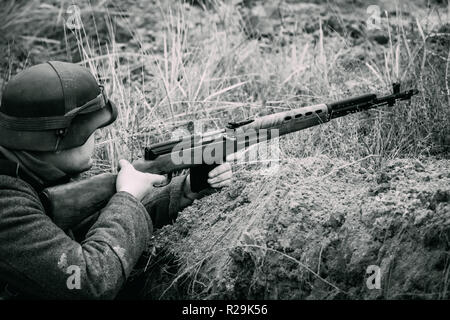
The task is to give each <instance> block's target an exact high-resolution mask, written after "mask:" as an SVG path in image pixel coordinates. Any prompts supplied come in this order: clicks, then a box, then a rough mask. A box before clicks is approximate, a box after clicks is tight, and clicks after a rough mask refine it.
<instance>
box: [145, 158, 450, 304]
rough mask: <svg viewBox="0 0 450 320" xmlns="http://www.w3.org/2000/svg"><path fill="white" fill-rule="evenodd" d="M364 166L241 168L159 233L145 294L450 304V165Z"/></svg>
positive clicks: (322, 161)
mask: <svg viewBox="0 0 450 320" xmlns="http://www.w3.org/2000/svg"><path fill="white" fill-rule="evenodd" d="M367 161H370V158H369V159H367V160H364V161H361V162H356V163H347V162H344V161H336V160H330V159H328V158H325V157H320V158H306V159H297V160H296V161H285V163H283V165H282V166H281V167H280V170H279V171H278V172H275V173H273V172H272V175H266V176H264V175H259V174H258V173H259V172H260V171H258V170H252V171H243V170H241V171H240V172H238V173H237V179H236V183H235V184H234V185H233V186H232V187H230V188H227V189H225V190H222V191H221V192H219V193H217V194H214V195H211V196H209V197H207V198H204V199H202V200H200V201H196V202H195V203H194V204H193V205H192V206H191V207H189V208H187V209H186V210H185V211H183V212H182V213H181V214H180V216H179V218H178V220H177V222H176V223H175V224H174V225H173V226H168V227H165V228H164V229H162V230H160V231H159V232H158V233H157V234H156V236H155V238H154V241H153V244H152V246H151V250H150V252H151V253H150V257H149V260H148V263H147V265H146V268H145V270H146V271H145V276H146V279H147V286H146V290H145V295H144V296H145V298H152V299H156V298H162V299H172V298H179V299H180V298H181V299H192V298H195V299H197V298H206V299H237V298H239V299H262V298H264V299H336V298H337V299H341V298H351V299H374V298H383V299H397V298H449V293H448V289H449V282H448V274H449V263H448V261H449V248H450V183H449V182H450V170H449V169H450V162H449V161H448V160H424V162H420V161H418V160H395V161H390V162H388V163H386V164H384V165H382V166H381V169H379V170H376V171H374V170H373V169H371V167H372V165H371V164H370V163H369V162H367ZM371 265H374V266H376V267H375V268H379V269H378V270H379V271H380V275H381V286H380V289H376V288H375V289H373V290H370V289H369V288H368V286H367V283H368V282H370V279H369V278H370V274H367V273H366V271H367V268H368V267H369V266H371ZM372 288H373V287H372Z"/></svg>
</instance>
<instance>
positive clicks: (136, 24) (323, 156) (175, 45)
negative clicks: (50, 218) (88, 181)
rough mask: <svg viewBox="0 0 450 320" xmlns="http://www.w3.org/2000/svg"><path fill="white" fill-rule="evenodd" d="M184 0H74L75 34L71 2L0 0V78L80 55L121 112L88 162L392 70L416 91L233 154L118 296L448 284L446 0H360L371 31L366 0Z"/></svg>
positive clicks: (368, 87) (412, 288)
mask: <svg viewBox="0 0 450 320" xmlns="http://www.w3.org/2000/svg"><path fill="white" fill-rule="evenodd" d="M181 2H182V1H176V0H171V1H167V2H164V3H161V2H157V1H139V2H138V1H132V0H129V1H123V2H120V5H118V4H113V3H112V2H109V1H91V2H90V4H89V5H88V4H86V3H84V2H83V1H80V2H79V5H80V6H81V7H82V8H81V9H82V10H81V12H82V19H83V22H84V29H83V30H81V31H79V32H76V31H73V30H72V32H70V30H69V31H68V30H67V28H65V27H64V28H63V27H62V26H64V10H65V6H66V5H67V4H65V3H63V4H61V3H59V2H57V1H52V0H48V1H35V2H33V3H31V2H21V1H13V0H8V1H6V5H5V6H7V7H5V8H6V10H4V11H2V12H3V13H0V21H1V22H0V31H1V30H7V32H4V33H3V34H4V38H0V46H1V47H2V48H3V50H1V51H0V54H1V55H3V58H1V59H0V64H1V65H0V69H1V74H2V77H1V79H0V80H1V82H0V87H3V86H4V85H5V84H6V83H7V81H8V79H9V78H10V76H11V75H13V74H15V73H16V72H17V71H19V70H21V69H23V68H25V67H27V66H29V65H32V64H35V63H39V62H42V61H46V60H49V59H61V60H66V61H73V62H79V63H80V64H82V65H85V66H87V67H89V68H90V69H91V71H93V73H94V74H95V76H96V77H97V78H98V80H99V81H101V82H103V83H104V85H105V88H106V92H108V93H109V94H110V96H111V99H112V100H113V101H116V103H117V105H118V107H119V112H120V114H119V119H118V121H117V123H116V124H115V125H114V126H113V127H111V128H107V129H105V130H103V131H102V133H101V134H100V135H99V136H98V137H97V142H98V148H97V154H96V159H95V167H94V168H93V170H92V171H91V173H89V174H95V173H98V172H104V171H109V170H110V168H112V171H114V170H115V168H116V167H117V160H118V159H119V158H120V157H126V158H128V159H134V158H137V157H138V156H139V155H140V154H141V151H142V148H143V146H145V145H148V144H149V143H153V142H161V141H164V140H167V139H168V138H170V136H171V134H172V132H173V131H174V130H177V129H185V130H188V131H190V132H191V131H192V130H191V129H190V126H192V122H193V121H199V120H200V121H202V123H203V124H205V127H207V128H210V129H218V128H221V127H222V126H223V125H224V124H225V123H226V122H227V121H228V120H230V119H232V120H242V119H243V118H246V117H251V116H260V115H265V114H269V113H273V112H277V111H282V110H288V109H290V108H294V107H300V106H306V105H310V104H315V103H322V102H329V101H336V100H339V99H343V98H346V97H349V96H355V95H360V94H364V93H368V92H374V93H380V94H386V93H388V91H389V90H391V84H392V82H394V81H401V82H402V85H403V89H407V88H411V87H414V88H417V89H419V91H420V93H419V95H417V96H416V97H414V98H413V100H412V101H411V102H410V103H409V104H408V103H400V104H398V105H397V106H395V107H393V108H382V109H380V110H377V111H371V112H367V113H364V114H359V115H352V116H349V117H346V118H344V119H338V120H333V121H332V122H331V123H329V124H326V125H323V126H320V127H316V128H311V129H308V130H305V131H302V132H299V133H296V134H292V135H289V136H288V137H284V138H282V139H280V141H279V145H280V149H281V157H280V160H279V163H277V164H278V165H277V166H273V167H272V166H269V167H268V166H267V165H264V164H261V163H260V164H246V163H236V164H233V169H234V172H235V179H234V183H233V184H232V185H231V186H230V187H227V188H225V189H223V190H220V191H218V192H215V193H214V194H212V195H210V196H207V197H205V198H203V199H201V200H196V201H195V202H194V204H193V205H192V206H190V207H188V208H186V209H185V210H184V211H182V212H180V213H179V216H178V219H177V221H176V222H175V223H174V224H173V225H170V226H166V227H164V228H163V229H161V230H157V231H156V232H155V234H154V237H153V239H152V243H151V245H150V247H149V248H148V250H147V252H146V253H145V255H144V256H143V259H141V262H140V264H139V265H138V266H137V268H136V270H135V272H134V273H133V275H132V277H131V279H130V283H131V289H132V290H135V292H133V294H130V295H132V296H135V295H138V297H139V298H143V299H177V298H178V299H238V298H240V299H262V298H264V299H430V298H435V299H448V298H449V297H450V294H449V289H450V284H449V270H450V268H449V259H450V251H449V249H450V183H449V182H450V161H449V151H450V127H449V125H448V124H449V117H450V108H449V104H450V90H449V81H448V70H449V58H450V52H449V51H448V48H449V47H450V45H449V44H450V31H449V30H450V27H449V26H450V24H449V21H448V19H449V14H450V12H449V11H448V10H450V9H449V7H448V2H447V1H425V0H423V1H422V0H415V1H398V2H392V1H381V0H380V1H372V2H373V3H372V2H371V4H372V5H376V6H378V8H379V9H380V13H381V15H380V19H379V23H380V25H379V27H378V28H372V29H370V28H368V25H369V24H372V23H375V24H376V23H378V22H377V21H378V20H377V18H375V20H373V21H372V20H370V21H369V20H368V18H369V17H370V16H371V15H372V14H373V13H374V11H373V10H374V8H371V9H369V8H368V5H367V4H366V3H365V2H364V1H351V0H336V1H326V2H325V1H294V0H283V1H263V0H259V1H258V0H233V1H231V0H230V1H228V0H226V1H225V0H224V1H207V0H204V1H187V3H183V4H180V3H181ZM20 8H22V10H20ZM375 10H376V9H375ZM2 14H4V16H2ZM13 17H14V18H13ZM368 21H369V22H368ZM378 280H379V282H378ZM142 284H145V288H144V289H142V288H140V287H141V286H142ZM138 288H139V289H138Z"/></svg>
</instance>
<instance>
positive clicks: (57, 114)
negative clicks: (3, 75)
mask: <svg viewBox="0 0 450 320" xmlns="http://www.w3.org/2000/svg"><path fill="white" fill-rule="evenodd" d="M116 117H117V109H116V107H115V105H114V103H112V102H111V101H110V100H109V99H108V98H107V97H106V95H105V93H104V92H103V87H102V86H99V85H98V84H97V81H96V80H95V78H94V76H93V75H92V74H91V73H90V72H89V70H88V69H87V68H84V67H81V66H78V65H76V64H72V63H67V62H59V61H50V62H47V63H43V64H38V65H35V66H33V67H31V68H29V69H27V70H24V71H22V72H21V73H19V74H18V75H16V76H15V77H13V78H12V79H11V80H10V81H9V82H8V84H7V85H6V88H5V90H4V92H3V96H2V101H1V105H0V146H3V147H5V148H9V149H13V150H23V151H28V152H30V153H32V154H33V155H35V156H36V157H38V158H40V159H41V160H44V161H48V162H50V163H52V164H54V165H55V166H56V167H58V168H59V169H61V170H63V171H64V172H66V173H77V172H82V171H85V170H87V169H89V168H90V166H91V162H92V160H91V157H92V155H93V151H94V132H95V131H96V130H97V129H98V128H101V127H104V126H107V125H109V124H111V123H112V122H113V121H114V120H115V119H116Z"/></svg>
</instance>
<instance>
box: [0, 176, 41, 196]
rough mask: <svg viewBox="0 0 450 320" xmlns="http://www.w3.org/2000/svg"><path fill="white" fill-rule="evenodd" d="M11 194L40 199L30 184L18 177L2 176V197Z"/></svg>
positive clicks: (0, 190)
mask: <svg viewBox="0 0 450 320" xmlns="http://www.w3.org/2000/svg"><path fill="white" fill-rule="evenodd" d="M10 193H16V194H17V193H20V194H23V195H24V196H25V195H26V196H31V197H33V198H39V196H38V194H37V192H36V190H34V189H33V187H32V186H31V185H30V184H29V183H27V182H25V181H24V180H22V179H19V178H16V177H11V176H8V175H3V174H0V196H1V195H2V194H4V195H8V194H10Z"/></svg>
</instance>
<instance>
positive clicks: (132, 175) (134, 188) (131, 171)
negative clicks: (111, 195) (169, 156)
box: [116, 159, 166, 200]
mask: <svg viewBox="0 0 450 320" xmlns="http://www.w3.org/2000/svg"><path fill="white" fill-rule="evenodd" d="M119 168H120V171H119V174H118V175H117V180H116V190H117V192H120V191H125V192H128V193H129V194H131V195H132V196H134V197H136V198H137V199H138V200H142V198H143V197H144V196H145V195H146V194H148V193H149V192H151V191H152V190H153V188H154V185H155V184H160V183H164V182H165V181H166V177H165V176H161V175H158V174H151V173H144V172H140V171H137V170H136V169H135V168H134V167H133V165H132V164H131V163H129V162H128V161H127V160H124V159H122V160H120V161H119Z"/></svg>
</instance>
